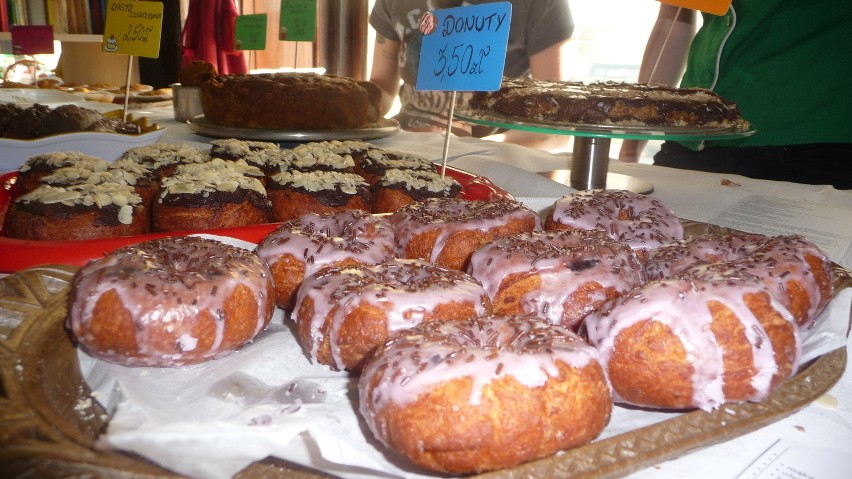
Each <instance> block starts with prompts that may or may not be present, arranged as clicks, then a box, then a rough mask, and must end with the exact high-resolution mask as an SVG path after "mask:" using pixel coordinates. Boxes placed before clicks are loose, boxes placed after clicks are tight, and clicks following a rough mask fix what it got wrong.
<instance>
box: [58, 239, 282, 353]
mask: <svg viewBox="0 0 852 479" xmlns="http://www.w3.org/2000/svg"><path fill="white" fill-rule="evenodd" d="M267 281H268V269H267V268H266V266H265V265H264V264H263V263H262V262H261V261H260V259H259V258H257V256H255V255H253V254H252V253H251V252H249V251H246V250H243V249H241V248H238V247H235V246H230V245H227V244H224V243H221V242H219V241H215V240H211V239H205V238H198V237H171V238H164V239H159V240H153V241H147V242H144V243H140V244H138V245H134V246H130V247H125V248H121V249H119V250H116V251H114V252H113V253H112V254H110V255H108V256H106V257H104V258H103V259H101V260H97V261H93V262H91V263H89V264H88V265H86V266H84V267H83V268H82V269H81V270H80V272H79V273H78V274H77V275H75V278H74V291H75V294H77V295H78V297H77V298H76V300H75V301H72V302H71V307H70V309H69V313H68V319H67V321H68V326H69V327H70V328H71V329H72V330H73V331H75V332H77V331H85V330H87V329H88V328H86V327H84V324H85V323H86V322H88V321H90V319H91V317H92V309H93V308H94V306H95V304H96V302H97V301H96V300H97V298H100V297H101V295H103V294H104V293H105V292H107V291H110V290H114V291H115V292H116V293H117V294H118V296H119V299H120V300H121V302H122V304H124V306H125V307H126V308H127V309H128V312H129V314H130V315H131V317H132V323H133V324H134V325H135V327H136V345H137V347H138V352H139V355H138V357H137V358H136V359H135V361H136V362H137V365H164V364H166V363H173V364H181V361H182V358H183V356H184V353H186V352H188V351H187V350H184V349H181V348H189V349H191V348H193V347H195V345H196V341H195V339H196V338H195V334H194V327H195V325H196V323H197V321H198V317H199V315H200V314H201V313H202V312H207V313H209V314H210V315H211V316H212V317H213V318H215V319H216V321H215V324H216V336H215V341H213V343H212V344H211V346H210V349H209V350H208V351H204V352H198V351H193V354H199V353H200V354H202V355H203V356H204V357H208V358H212V357H217V356H221V355H224V354H227V353H228V352H230V351H227V350H224V349H220V345H221V343H222V340H223V337H224V335H225V329H226V327H228V319H229V318H228V317H227V316H225V315H224V310H223V308H222V300H223V298H227V297H230V296H231V295H232V294H233V292H234V289H235V288H236V287H237V286H238V285H241V284H244V285H246V286H247V287H248V290H249V291H251V292H253V294H254V300H255V301H256V302H257V305H258V311H259V314H258V318H257V323H256V324H255V327H254V334H257V333H259V332H260V331H261V330H262V329H263V328H264V327H265V325H266V323H267V322H268V320H269V318H268V317H265V316H264V314H263V313H262V312H265V311H268V310H269V309H268V304H269V303H268V301H270V300H271V298H268V297H267V295H266V294H265V292H266V291H267V287H266V282H267ZM81 295H82V296H85V297H86V298H90V300H83V298H82V297H79V296H81ZM163 334H167V335H169V336H173V337H175V338H181V339H180V341H179V342H178V343H176V344H175V345H174V348H172V349H168V350H161V349H156V347H157V346H158V345H160V344H163V341H162V340H161V337H160V336H162V335H163ZM80 340H81V342H82V343H83V344H85V343H86V341H87V340H88V341H91V338H89V337H87V336H85V335H83V336H82V337H80ZM105 356H106V359H107V360H119V359H126V358H123V356H122V353H120V352H117V351H111V352H106V353H105Z"/></svg>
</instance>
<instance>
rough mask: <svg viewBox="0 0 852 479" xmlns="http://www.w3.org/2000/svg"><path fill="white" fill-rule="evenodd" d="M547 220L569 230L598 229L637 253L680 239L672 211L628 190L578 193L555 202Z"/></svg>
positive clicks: (680, 227)
mask: <svg viewBox="0 0 852 479" xmlns="http://www.w3.org/2000/svg"><path fill="white" fill-rule="evenodd" d="M550 218H551V220H552V221H553V222H555V223H557V224H559V225H563V226H566V227H569V228H578V229H589V230H592V229H597V230H601V231H603V232H605V233H607V234H608V235H609V236H610V237H612V238H613V239H617V240H619V241H624V242H626V243H627V244H629V245H630V247H631V248H633V249H634V250H640V251H647V250H652V249H654V248H657V247H659V246H660V245H663V244H665V243H669V242H672V241H675V240H679V239H682V238H683V225H682V224H681V222H680V220H679V219H678V217H677V216H676V215H675V214H674V212H672V210H670V209H669V208H668V207H667V206H665V205H664V204H663V203H662V202H661V201H660V200H658V199H656V198H653V197H650V196H646V195H640V194H637V193H632V192H630V191H623V190H586V191H577V192H575V193H572V194H570V195H566V196H563V197H562V198H559V199H558V200H556V202H555V203H554V205H553V210H552V212H551V215H550Z"/></svg>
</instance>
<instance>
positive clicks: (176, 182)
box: [159, 158, 266, 200]
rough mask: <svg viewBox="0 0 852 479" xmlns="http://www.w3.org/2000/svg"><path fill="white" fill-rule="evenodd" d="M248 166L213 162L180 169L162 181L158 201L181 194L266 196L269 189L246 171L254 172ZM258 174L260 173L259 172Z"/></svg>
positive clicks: (185, 166)
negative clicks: (214, 193)
mask: <svg viewBox="0 0 852 479" xmlns="http://www.w3.org/2000/svg"><path fill="white" fill-rule="evenodd" d="M252 168H253V167H249V166H248V165H246V164H245V163H242V164H241V165H240V164H237V163H235V162H229V161H223V160H221V159H219V158H214V159H213V160H211V161H209V162H207V163H199V164H186V165H180V166H178V168H177V170H176V172H175V174H174V175H171V176H167V177H165V178H163V180H162V184H161V189H160V194H159V197H160V199H161V200H162V198H165V197H166V196H167V195H179V194H205V193H212V192H227V193H234V192H236V191H237V190H247V191H254V192H257V193H259V194H261V195H266V188H264V187H263V184H262V183H261V182H260V181H259V180H258V179H257V178H253V177H250V176H247V175H246V174H245V173H244V171H246V170H250V171H255V170H256V169H252ZM257 173H258V174H259V173H260V172H259V170H257Z"/></svg>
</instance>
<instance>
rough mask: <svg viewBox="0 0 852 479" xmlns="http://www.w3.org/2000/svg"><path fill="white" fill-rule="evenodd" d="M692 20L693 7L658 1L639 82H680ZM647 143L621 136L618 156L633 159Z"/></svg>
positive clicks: (693, 22) (693, 16) (633, 161)
mask: <svg viewBox="0 0 852 479" xmlns="http://www.w3.org/2000/svg"><path fill="white" fill-rule="evenodd" d="M695 24H696V15H695V11H694V10H689V9H686V8H680V9H679V8H678V7H676V6H673V5H667V4H664V3H661V4H660V12H659V14H658V15H657V21H656V23H654V28H653V29H652V30H651V34H650V36H649V37H648V43H647V44H646V45H645V53H644V55H643V56H642V64H641V66H640V67H639V83H657V84H663V85H669V86H676V85H677V84H678V83H679V82H680V78H681V76H683V70H684V68H685V67H686V57H687V54H688V53H689V45H690V43H691V42H692V37H693V36H694V35H695ZM666 37H668V40H667V39H666ZM647 143H648V142H647V141H645V140H624V142H623V143H622V145H621V151H619V154H618V159H619V160H620V161H625V162H629V163H636V162H637V161H639V157H640V156H641V155H642V150H643V149H645V145H646V144H647Z"/></svg>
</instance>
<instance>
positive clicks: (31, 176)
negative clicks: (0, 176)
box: [15, 151, 110, 195]
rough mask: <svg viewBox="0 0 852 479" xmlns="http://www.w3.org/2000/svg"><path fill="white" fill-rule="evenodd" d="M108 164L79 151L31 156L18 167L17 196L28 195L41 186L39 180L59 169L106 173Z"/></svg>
mask: <svg viewBox="0 0 852 479" xmlns="http://www.w3.org/2000/svg"><path fill="white" fill-rule="evenodd" d="M109 165H110V163H109V162H108V161H106V160H104V159H103V158H98V157H95V156H91V155H87V154H85V153H80V152H79V151H68V152H53V153H42V154H40V155H33V156H31V157H29V158H27V159H26V160H25V161H24V162H23V163H22V164H21V166H20V167H18V179H17V180H15V184H16V185H17V186H16V187H17V190H18V194H19V195H22V194H24V193H29V192H30V191H32V190H34V189H36V188H37V187H38V186H39V185H40V184H41V179H42V178H44V177H45V176H48V175H50V174H52V173H53V172H55V171H56V170H58V169H60V168H67V167H75V168H80V169H85V170H89V171H93V172H102V171H106V170H107V169H108V168H109Z"/></svg>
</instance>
